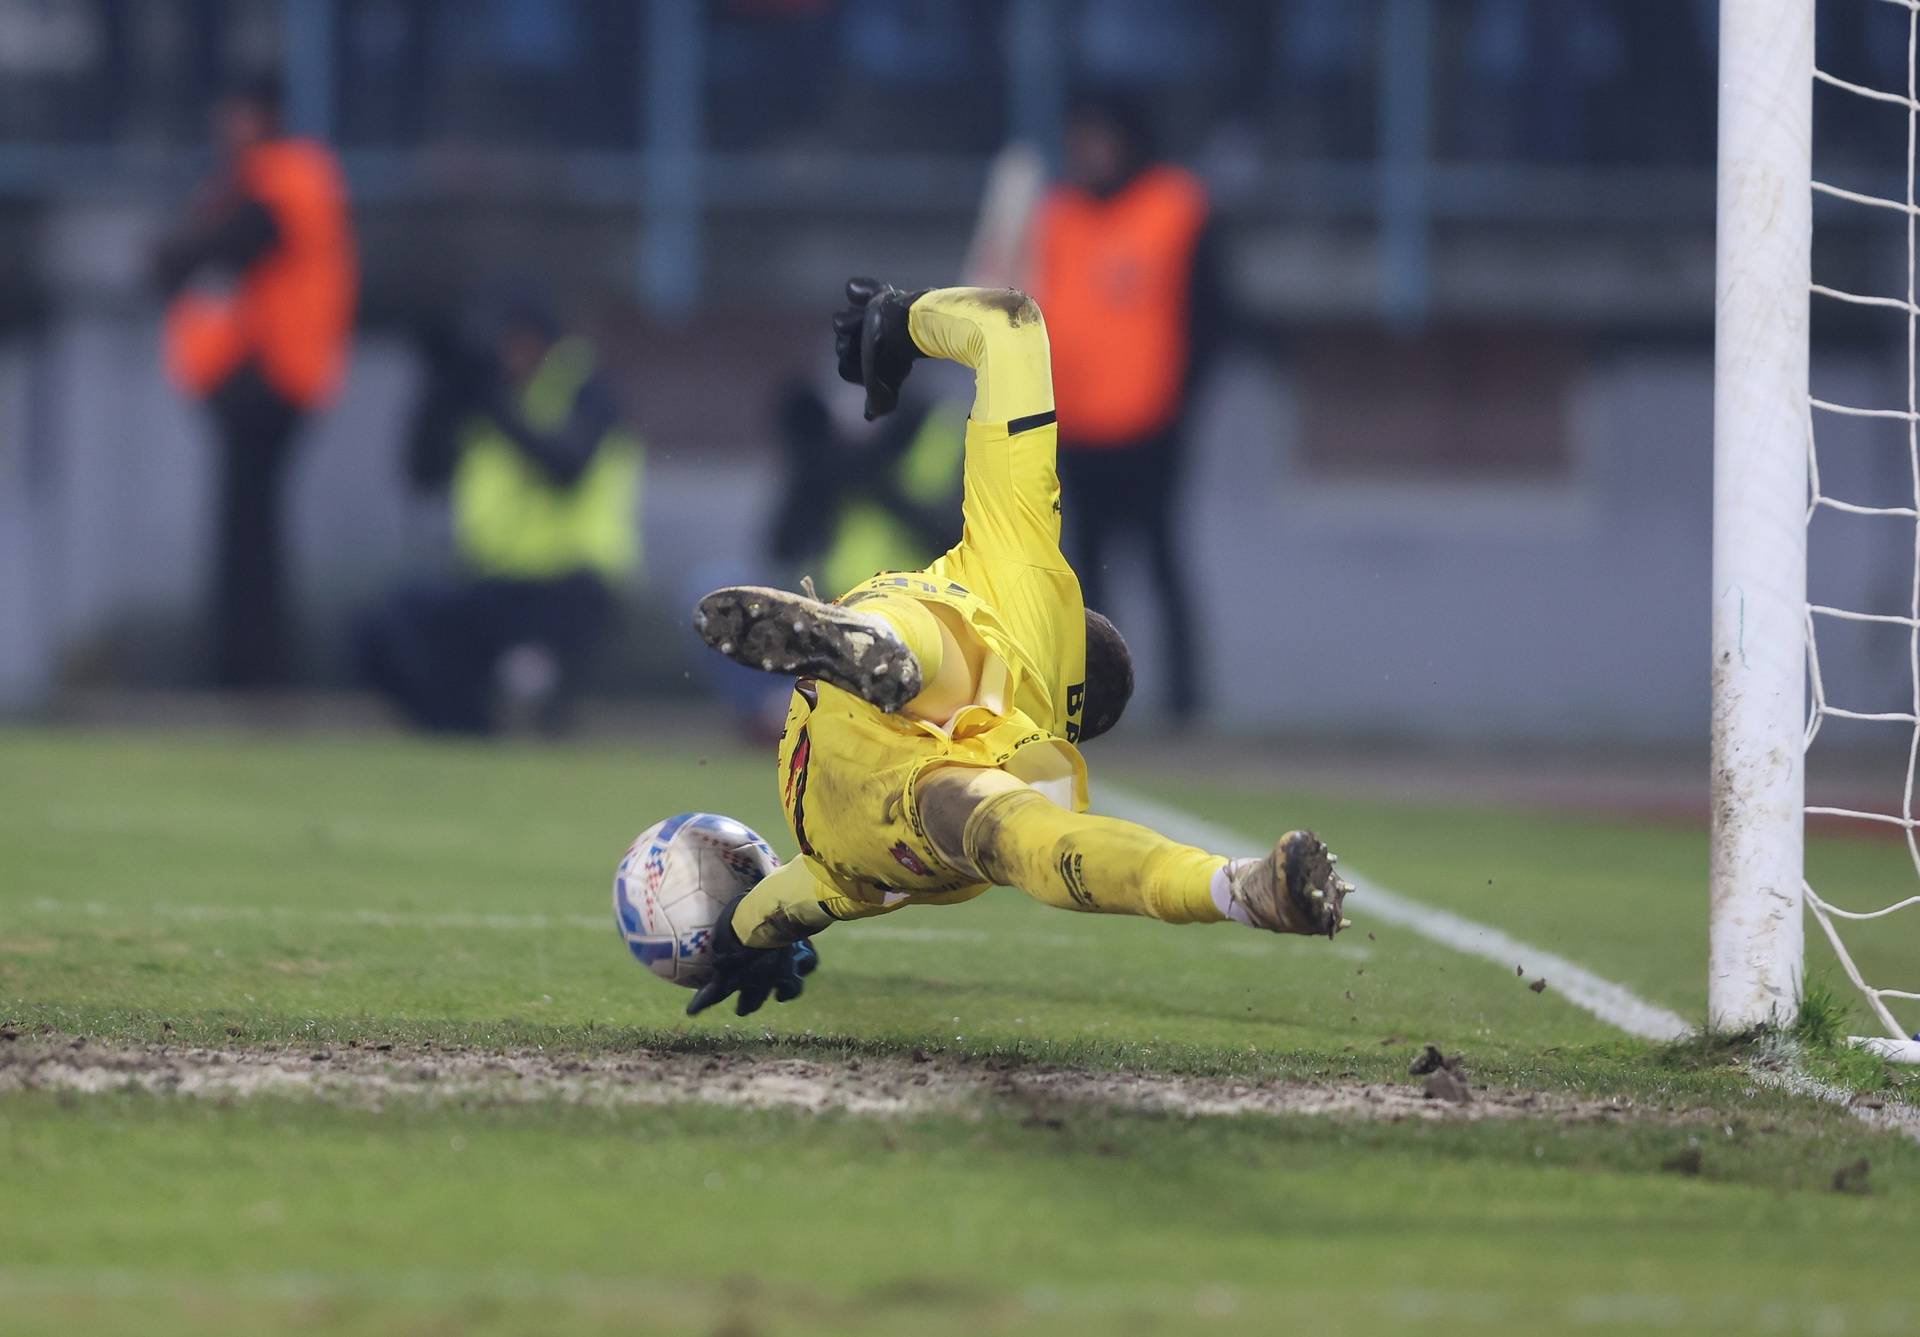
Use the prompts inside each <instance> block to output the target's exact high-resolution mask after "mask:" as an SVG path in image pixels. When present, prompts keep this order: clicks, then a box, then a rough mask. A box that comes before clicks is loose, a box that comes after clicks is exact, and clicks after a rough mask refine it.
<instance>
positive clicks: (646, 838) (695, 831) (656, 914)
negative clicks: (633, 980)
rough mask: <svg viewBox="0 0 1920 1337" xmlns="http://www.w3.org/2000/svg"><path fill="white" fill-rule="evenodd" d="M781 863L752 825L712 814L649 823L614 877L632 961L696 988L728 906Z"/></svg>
mask: <svg viewBox="0 0 1920 1337" xmlns="http://www.w3.org/2000/svg"><path fill="white" fill-rule="evenodd" d="M779 866H780V860H779V858H778V857H777V856H776V855H775V854H774V852H773V851H772V850H771V849H770V848H768V846H767V842H766V841H764V840H762V839H760V837H759V836H758V835H756V834H755V833H754V832H753V830H752V829H751V828H750V827H747V826H746V825H744V824H743V823H740V822H736V821H734V820H733V818H731V817H722V816H719V815H718V814H716V813H711V812H683V813H681V814H680V815H679V816H678V817H669V818H667V820H666V821H664V822H655V823H654V824H653V825H652V826H650V827H648V828H647V829H646V830H644V831H642V832H641V833H640V834H639V835H638V836H637V837H635V838H634V842H633V844H631V845H629V846H628V847H627V853H626V855H625V857H623V858H622V859H621V860H620V867H619V868H618V869H616V870H615V871H614V875H613V922H614V925H615V927H617V928H618V929H619V930H620V936H621V937H623V938H625V939H626V940H627V950H628V951H629V952H632V953H633V959H634V960H636V961H638V962H639V963H640V964H641V965H643V966H645V967H646V968H647V969H648V970H651V971H652V972H653V973H654V974H656V975H658V976H659V977H660V978H661V979H663V980H672V981H673V982H674V983H675V984H682V985H685V986H686V987H687V988H689V989H697V988H699V987H700V986H701V985H702V984H705V983H706V982H707V977H708V976H709V975H710V974H711V973H712V966H711V965H710V963H709V960H708V945H709V942H710V940H711V938H712V936H713V926H714V924H715V922H716V921H718V920H719V918H720V911H721V910H722V909H724V908H725V906H726V904H727V902H729V901H731V900H732V899H733V898H734V897H735V896H738V895H739V894H740V893H741V892H743V891H745V890H747V888H749V887H751V886H753V885H754V884H755V883H756V882H758V881H759V880H760V879H761V878H763V877H765V876H766V875H767V874H768V873H771V872H772V871H773V870H774V869H776V868H778V867H779Z"/></svg>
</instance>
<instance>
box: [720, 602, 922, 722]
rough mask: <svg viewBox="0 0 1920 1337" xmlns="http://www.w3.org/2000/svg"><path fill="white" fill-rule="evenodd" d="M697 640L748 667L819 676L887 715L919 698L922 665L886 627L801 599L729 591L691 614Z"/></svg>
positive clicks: (847, 610)
mask: <svg viewBox="0 0 1920 1337" xmlns="http://www.w3.org/2000/svg"><path fill="white" fill-rule="evenodd" d="M693 626H694V630H696V631H698V632H699V633H700V639H701V640H703V641H705V642H706V643H707V644H708V645H710V646H712V647H713V648H714V649H716V650H718V651H719V652H720V653H721V654H723V655H725V656H726V657H727V658H728V659H731V660H733V661H734V663H736V664H745V665H746V666H747V667H748V668H751V669H760V670H761V671H763V672H766V673H783V674H786V675H787V676H789V677H793V678H818V679H819V680H820V681H822V682H827V683H832V684H833V685H834V686H835V687H838V688H839V689H840V690H841V691H843V692H851V693H853V694H854V695H855V696H857V697H859V698H860V699H861V700H862V701H865V702H867V703H868V704H870V705H873V706H876V707H878V708H879V709H881V710H883V711H886V712H887V713H888V714H892V713H893V712H894V711H897V710H899V709H900V708H901V707H902V706H904V705H906V704H907V702H909V701H911V700H913V698H914V697H916V696H918V695H920V678H921V675H920V662H919V661H918V660H917V659H915V658H914V657H913V652H912V651H911V650H909V649H907V646H906V643H905V642H904V641H902V640H901V639H900V634H899V633H898V632H896V631H895V630H894V629H893V628H892V627H891V626H889V625H888V624H887V622H886V621H885V620H884V619H882V618H878V617H874V616H872V615H870V614H867V613H860V612H856V611H854V610H853V609H851V608H842V607H840V606H839V605H838V604H830V603H822V602H821V601H820V600H818V599H809V598H807V597H806V596H805V595H804V594H790V593H788V592H787V591H786V590H775V589H767V588H765V587H763V586H759V585H730V586H728V587H727V588H725V589H719V590H715V591H714V592H713V593H712V594H709V595H708V596H707V597H706V598H704V599H702V600H701V601H700V604H699V606H698V607H697V608H696V609H695V610H694V613H693Z"/></svg>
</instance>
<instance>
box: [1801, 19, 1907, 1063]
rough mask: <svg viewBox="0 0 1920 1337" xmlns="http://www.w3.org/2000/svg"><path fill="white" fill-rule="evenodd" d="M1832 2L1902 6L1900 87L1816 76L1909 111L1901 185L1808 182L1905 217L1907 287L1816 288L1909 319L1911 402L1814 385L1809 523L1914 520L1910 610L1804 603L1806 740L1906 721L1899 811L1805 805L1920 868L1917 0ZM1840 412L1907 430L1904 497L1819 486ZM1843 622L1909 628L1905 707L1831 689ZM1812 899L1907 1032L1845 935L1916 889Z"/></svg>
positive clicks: (1858, 974) (1855, 970)
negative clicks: (1895, 846)
mask: <svg viewBox="0 0 1920 1337" xmlns="http://www.w3.org/2000/svg"><path fill="white" fill-rule="evenodd" d="M1829 3H1852V4H1855V5H1861V6H1866V7H1869V8H1877V9H1878V11H1879V13H1881V14H1882V15H1884V14H1885V13H1886V11H1887V10H1888V9H1891V10H1898V11H1901V12H1902V13H1901V15H1900V16H1899V17H1900V19H1901V21H1902V22H1903V23H1904V27H1905V39H1906V60H1905V66H1906V84H1905V87H1904V88H1897V89H1896V88H1890V87H1885V86H1875V85H1874V84H1872V83H1869V82H1863V81H1861V80H1860V79H1857V78H1843V77H1841V76H1840V75H1838V74H1835V73H1832V72H1830V71H1829V69H1828V68H1826V64H1825V53H1824V52H1823V53H1822V56H1821V61H1820V62H1819V63H1817V64H1816V67H1815V69H1814V74H1813V77H1814V79H1815V80H1816V82H1817V83H1818V84H1820V85H1824V86H1825V87H1826V88H1828V89H1830V90H1832V91H1833V93H1834V94H1835V95H1837V96H1841V97H1845V98H1863V99H1866V100H1867V101H1868V102H1870V103H1876V104H1881V105H1882V107H1883V108H1884V109H1886V110H1888V111H1889V112H1891V113H1892V114H1896V115H1898V114H1904V116H1905V120H1906V172H1905V178H1906V179H1905V190H1904V192H1903V193H1902V194H1900V195H1899V196H1897V197H1896V196H1895V195H1892V194H1890V193H1883V192H1881V191H1877V190H1856V189H1849V188H1846V187H1843V186H1840V185H1836V184H1833V183H1832V182H1830V181H1826V180H1821V179H1820V176H1819V172H1820V169H1819V167H1818V166H1817V165H1816V176H1815V179H1814V181H1813V183H1812V184H1813V190H1814V192H1815V194H1816V196H1819V197H1824V199H1825V200H1827V201H1833V202H1834V204H1833V205H1832V206H1831V207H1833V208H1836V209H1847V210H1853V209H1867V210H1875V211H1880V213H1881V215H1882V216H1883V217H1885V216H1889V215H1891V216H1895V217H1897V218H1899V219H1900V220H1901V221H1902V222H1903V223H1904V226H1905V246H1906V266H1905V268H1906V287H1905V291H1904V292H1903V293H1898V294H1891V295H1890V294H1887V293H1885V292H1879V293H1875V292H1863V291H1856V290H1854V288H1853V287H1852V286H1851V285H1850V286H1849V287H1836V286H1828V285H1827V284H1823V283H1821V282H1818V281H1817V280H1818V279H1819V278H1820V275H1819V274H1818V273H1816V274H1815V276H1814V277H1815V280H1816V281H1815V282H1814V284H1813V292H1814V294H1815V296H1816V297H1817V298H1818V299H1821V300H1823V301H1826V302H1835V303H1841V304H1844V305H1846V306H1850V307H1854V308H1869V309H1875V310H1879V311H1885V312H1891V313H1894V314H1895V315H1896V316H1897V317H1898V318H1899V319H1901V320H1902V321H1904V324H1905V327H1906V360H1905V361H1906V404H1905V406H1904V407H1891V406H1886V405H1858V404H1842V403H1838V402H1835V401H1834V400H1831V399H1823V398H1820V397H1819V396H1817V395H1816V396H1814V397H1813V400H1812V403H1813V409H1814V413H1813V422H1814V431H1813V433H1812V434H1811V436H1810V437H1809V439H1808V443H1807V445H1808V451H1809V453H1810V459H1809V461H1808V463H1809V471H1808V472H1809V477H1810V479H1811V487H1810V495H1809V501H1808V506H1807V523H1808V525H1809V526H1812V524H1813V522H1814V520H1815V519H1816V517H1818V516H1820V515H1821V514H1822V512H1828V513H1833V514H1837V515H1842V516H1847V517H1853V518H1856V519H1861V518H1864V521H1866V522H1876V523H1893V524H1901V525H1905V526H1908V527H1909V528H1910V529H1911V534H1910V538H1911V545H1910V549H1908V550H1906V551H1905V552H1904V553H1903V555H1905V556H1910V557H1911V564H1912V572H1911V576H1910V578H1909V580H1908V582H1907V607H1906V611H1905V612H1901V613H1892V612H1884V611H1872V612H1867V611H1861V610H1859V609H1854V608H1839V607H1834V606H1832V605H1830V604H1825V603H1819V602H1809V604H1808V605H1807V619H1806V627H1807V661H1808V681H1809V684H1810V688H1811V692H1810V702H1811V704H1810V707H1809V710H1808V716H1807V733H1806V742H1807V746H1808V747H1809V748H1810V749H1811V748H1812V746H1813V744H1814V740H1815V739H1816V738H1818V737H1819V735H1820V732H1821V727H1822V726H1823V725H1825V724H1826V723H1827V722H1828V721H1830V720H1847V721H1855V722H1858V723H1860V724H1862V725H1867V726H1875V727H1879V728H1898V729H1904V730H1905V732H1906V742H1907V746H1906V776H1905V781H1904V784H1903V786H1902V789H1901V795H1900V806H1899V810H1898V811H1897V812H1889V811H1872V810H1863V809H1856V808H1845V807H1832V806H1819V805H1809V806H1808V808H1807V814H1808V815H1809V816H1810V817H1825V818H1843V819H1850V820H1854V821H1861V822H1870V823H1878V824H1882V825H1885V826H1891V827H1894V828H1897V829H1898V830H1899V832H1900V833H1901V835H1902V836H1903V837H1904V838H1905V840H1906V845H1907V853H1908V855H1909V856H1910V857H1911V858H1912V860H1913V864H1914V868H1915V870H1916V872H1920V818H1916V816H1915V813H1914V781H1915V771H1916V767H1917V766H1920V382H1917V381H1916V377H1915V373H1916V367H1917V365H1920V304H1916V293H1915V265H1914V260H1915V239H1916V225H1917V224H1920V205H1916V201H1915V189H1914V186H1915V182H1914V169H1915V149H1916V142H1917V141H1916V135H1920V84H1917V83H1916V77H1915V75H1916V60H1915V53H1916V50H1920V0H1829ZM1896 68H1897V64H1896ZM1849 73H1851V71H1849ZM1835 418H1846V419H1853V420H1856V421H1859V420H1866V421H1868V422H1871V423H1875V424H1878V425H1879V426H1880V427H1881V428H1882V429H1883V430H1886V431H1889V432H1894V433H1898V434H1900V436H1901V438H1902V439H1904V442H1905V446H1906V455H1907V475H1908V484H1909V489H1908V491H1907V494H1906V495H1905V496H1904V497H1903V498H1901V503H1900V504H1896V505H1872V504H1868V503H1866V502H1863V501H1859V500H1850V499H1848V498H1846V497H1843V496H1832V495H1829V494H1828V493H1827V492H1826V491H1824V490H1823V488H1822V483H1821V472H1820V463H1821V461H1820V450H1819V446H1818V442H1819V439H1820V436H1821V426H1822V423H1823V422H1831V421H1832V420H1833V419H1835ZM1842 623H1850V624H1854V626H1856V627H1869V628H1871V627H1889V628H1895V629H1897V630H1898V631H1899V632H1901V633H1904V638H1905V641H1906V654H1907V664H1906V670H1907V674H1906V676H1907V691H1906V698H1905V701H1904V703H1903V708H1901V709H1897V710H1874V709H1861V708H1852V707H1849V706H1848V705H1846V704H1843V703H1837V702H1836V701H1834V700H1833V699H1832V698H1831V697H1830V696H1829V694H1828V686H1827V682H1826V680H1825V677H1824V676H1823V674H1822V671H1821V662H1820V646H1821V637H1822V632H1823V628H1831V627H1832V626H1834V625H1835V624H1842ZM1860 704H1868V703H1856V706H1858V705H1860ZM1827 890H1828V891H1831V892H1832V893H1833V895H1834V896H1835V897H1838V898H1844V897H1845V895H1846V892H1845V889H1844V888H1828V889H1827ZM1806 901H1807V905H1808V907H1809V908H1810V909H1811V910H1812V912H1813V915H1814V919H1815V921H1816V922H1817V923H1818V924H1819V925H1820V928H1821V930H1822V932H1823V933H1824V934H1825V935H1826V938H1827V940H1828V942H1830V943H1831V944H1832V945H1833V950H1834V952H1835V953H1836V954H1837V955H1838V957H1839V959H1840V964H1841V967H1842V969H1844V970H1845V972H1846V974H1847V977H1848V978H1849V979H1850V980H1851V981H1852V982H1853V984H1854V985H1855V987H1857V988H1858V989H1859V990H1860V991H1861V993H1862V994H1864V995H1865V997H1866V999H1867V1002H1868V1004H1869V1006H1870V1007H1871V1008H1872V1009H1873V1012H1874V1015H1875V1016H1876V1017H1877V1018H1878V1019H1879V1021H1880V1023H1881V1024H1882V1025H1883V1026H1884V1027H1885V1029H1886V1033H1887V1035H1888V1036H1889V1037H1891V1038H1894V1039H1901V1040H1904V1039H1906V1038H1907V1037H1908V1031H1907V1030H1906V1029H1905V1028H1903V1027H1902V1026H1901V1024H1900V1021H1899V1019H1898V1018H1897V1017H1896V1015H1895V1013H1894V1010H1893V1007H1892V1006H1890V1004H1892V1003H1895V1002H1898V1001H1900V1000H1906V1004H1904V1005H1903V1006H1910V1005H1911V1004H1912V1003H1914V1002H1920V993H1915V992H1912V991H1910V990H1906V989H1900V988H1892V987H1887V986H1885V985H1881V984H1876V983H1874V982H1872V981H1870V980H1868V979H1867V978H1866V977H1865V975H1864V974H1863V973H1862V971H1861V969H1860V966H1859V964H1858V962H1857V960H1856V957H1855V953H1854V950H1853V949H1852V947H1850V946H1849V943H1850V942H1851V941H1852V940H1853V937H1854V935H1858V934H1864V933H1867V932H1869V931H1870V930H1867V929H1864V928H1861V927H1858V926H1859V925H1862V924H1864V923H1866V922H1868V921H1872V920H1879V919H1885V918H1887V917H1888V916H1891V915H1896V914H1901V913H1903V912H1905V913H1908V914H1913V915H1920V894H1915V895H1911V896H1907V897H1905V898H1903V899H1900V900H1896V901H1894V902H1892V903H1890V904H1886V905H1881V906H1870V907H1864V908H1857V907H1848V906H1843V905H1842V904H1840V902H1839V900H1838V899H1829V898H1828V896H1827V895H1826V894H1825V893H1823V891H1822V890H1821V889H1819V888H1816V887H1814V886H1813V885H1812V884H1811V882H1809V883H1808V885H1807V888H1806Z"/></svg>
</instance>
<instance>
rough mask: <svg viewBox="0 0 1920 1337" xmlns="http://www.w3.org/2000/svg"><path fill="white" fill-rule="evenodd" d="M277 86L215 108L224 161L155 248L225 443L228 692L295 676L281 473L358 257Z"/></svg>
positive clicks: (344, 342)
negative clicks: (284, 125) (287, 129)
mask: <svg viewBox="0 0 1920 1337" xmlns="http://www.w3.org/2000/svg"><path fill="white" fill-rule="evenodd" d="M280 108H281V94H280V88H279V84H278V81H277V80H273V79H270V78H263V79H256V80H253V81H250V82H248V83H246V84H244V85H241V86H240V87H238V88H236V89H235V90H234V91H232V92H231V93H229V94H227V95H226V96H225V97H223V98H222V99H221V100H220V102H219V103H218V104H217V106H216V107H215V109H214V116H213V134H214V140H215V144H216V146H217V148H218V150H219V153H220V165H219V167H218V169H217V170H216V172H215V173H214V175H213V177H212V178H211V179H210V180H209V181H208V182H207V184H206V185H205V187H204V188H203V189H202V190H201V192H200V194H199V197H198V198H197V200H196V202H195V204H194V206H193V207H192V209H191V210H190V212H189V216H188V218H187V220H186V221H185V223H184V224H183V225H182V226H181V227H180V228H179V230H178V231H176V232H175V233H173V234H172V235H171V236H169V237H168V238H167V239H166V240H165V241H163V242H162V243H161V244H160V246H159V247H158V248H157V249H156V251H155V254H154V262H153V269H154V277H155V281H156V282H157V284H158V285H159V287H160V290H161V292H162V293H163V294H164V295H165V296H166V298H167V313H166V326H165V331H164V337H165V351H166V364H167V372H168V375H169V376H170V378H171V379H172V380H173V382H174V384H175V385H177V386H178V387H179V388H180V389H181V391H183V392H184V393H185V394H187V395H189V396H191V397H192V398H194V399H197V400H200V401H201V402H203V403H205V404H206V406H207V409H208V411H209V413H210V414H211V415H212V417H213V422H214V428H215V431H216V433H217V435H218V438H219V451H220V470H219V473H220V484H219V531H218V538H217V542H216V554H215V562H214V586H213V598H212V607H213V619H212V620H213V668H214V678H215V681H216V682H218V683H219V684H220V685H221V686H223V687H236V688H246V687H268V686H273V685H276V684H279V683H282V682H284V681H285V680H286V677H287V672H288V656H287V628H286V623H287V613H286V598H285V583H286V580H285V558H284V553H283V551H282V549H283V546H284V534H283V531H284V528H285V526H284V511H285V501H284V493H285V485H284V479H285V475H286V467H287V461H288V458H289V456H290V454H291V452H292V447H293V442H294V438H295V437H296V435H297V434H298V432H299V429H300V425H301V423H302V422H304V421H305V419H306V418H307V416H308V415H309V414H311V413H312V412H313V411H314V410H316V409H319V408H321V407H323V406H325V405H326V404H327V403H328V402H329V401H330V400H331V399H332V398H333V397H334V395H335V394H336V393H337V392H338V390H339V388H340V382H341V379H342V377H343V375H344V373H345V370H346V363H347V356H348V353H349V351H350V341H351V337H352V329H353V313H354V302H355V297H356V293H357V288H358V281H359V279H358V263H357V259H356V255H355V250H354V242H353V230H352V224H351V221H350V219H349V217H348V212H347V193H346V187H345V185H344V183H343V180H342V177H341V173H340V168H339V164H338V163H337V161H336V160H335V158H334V156H333V154H332V152H331V151H330V150H329V149H328V148H327V147H326V146H325V145H323V144H319V143H316V142H314V141H312V140H307V139H294V138H289V137H287V136H285V135H284V134H283V133H282V130H281V120H280Z"/></svg>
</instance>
